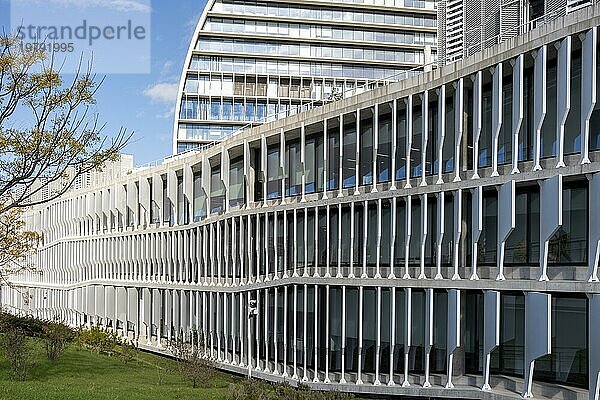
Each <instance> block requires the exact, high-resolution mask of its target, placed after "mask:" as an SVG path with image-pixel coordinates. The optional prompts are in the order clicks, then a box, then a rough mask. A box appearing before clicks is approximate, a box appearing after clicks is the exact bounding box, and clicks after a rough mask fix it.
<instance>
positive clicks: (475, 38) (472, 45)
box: [464, 0, 482, 56]
mask: <svg viewBox="0 0 600 400" xmlns="http://www.w3.org/2000/svg"><path fill="white" fill-rule="evenodd" d="M465 6H466V8H465V13H464V15H465V24H464V29H465V44H464V46H465V54H466V55H467V56H470V55H472V54H475V53H477V52H478V51H480V50H481V11H482V10H481V6H482V4H481V1H480V0H465Z"/></svg>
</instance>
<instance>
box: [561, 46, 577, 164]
mask: <svg viewBox="0 0 600 400" xmlns="http://www.w3.org/2000/svg"><path fill="white" fill-rule="evenodd" d="M556 81H557V82H556V102H557V104H556V143H557V149H556V159H557V160H556V168H561V167H564V166H565V162H564V157H565V156H564V153H565V124H566V123H567V116H568V115H569V110H570V109H571V36H567V37H565V38H564V39H563V40H562V41H561V42H560V47H559V48H558V65H557V69H556ZM582 93H583V91H582Z"/></svg>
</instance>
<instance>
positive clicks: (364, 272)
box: [339, 201, 369, 279]
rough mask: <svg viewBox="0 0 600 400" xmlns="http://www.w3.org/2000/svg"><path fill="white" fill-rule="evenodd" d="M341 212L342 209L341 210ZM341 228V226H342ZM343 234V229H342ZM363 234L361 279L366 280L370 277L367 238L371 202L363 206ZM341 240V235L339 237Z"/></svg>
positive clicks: (366, 202)
mask: <svg viewBox="0 0 600 400" xmlns="http://www.w3.org/2000/svg"><path fill="white" fill-rule="evenodd" d="M340 210H341V208H340ZM340 228H341V226H340ZM340 233H341V229H340ZM362 234H363V243H362V246H363V254H362V256H363V259H362V274H361V276H360V277H361V279H366V278H368V277H369V275H368V274H367V238H368V236H369V202H368V201H365V202H364V204H363V226H362ZM339 236H340V239H341V234H340V235H339Z"/></svg>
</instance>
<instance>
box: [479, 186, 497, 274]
mask: <svg viewBox="0 0 600 400" xmlns="http://www.w3.org/2000/svg"><path fill="white" fill-rule="evenodd" d="M482 212H483V230H482V232H481V236H480V237H479V242H478V243H477V244H478V254H477V261H478V263H480V264H494V265H495V263H496V248H497V245H498V243H497V240H498V239H497V238H498V194H497V193H496V191H495V190H492V191H489V192H484V194H483V211H482Z"/></svg>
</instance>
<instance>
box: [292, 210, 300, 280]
mask: <svg viewBox="0 0 600 400" xmlns="http://www.w3.org/2000/svg"><path fill="white" fill-rule="evenodd" d="M293 237H294V273H293V275H292V276H293V277H295V278H296V277H298V276H299V275H298V210H297V209H296V208H294V233H293Z"/></svg>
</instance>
